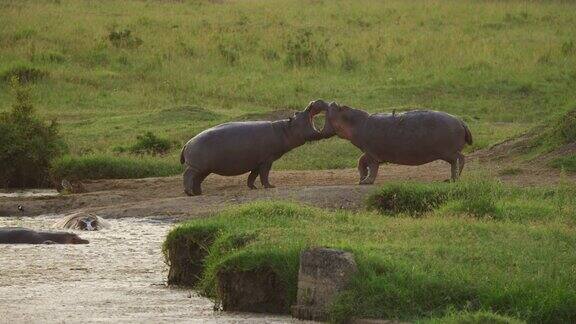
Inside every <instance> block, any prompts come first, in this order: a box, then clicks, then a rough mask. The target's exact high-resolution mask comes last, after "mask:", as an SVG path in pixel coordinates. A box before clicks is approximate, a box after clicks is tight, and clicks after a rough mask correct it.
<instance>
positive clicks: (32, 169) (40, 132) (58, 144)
mask: <svg viewBox="0 0 576 324" xmlns="http://www.w3.org/2000/svg"><path fill="white" fill-rule="evenodd" d="M12 89H13V90H14V93H15V96H16V102H15V103H14V104H13V105H12V109H11V110H10V111H8V112H5V113H2V114H0V134H1V136H2V140H1V141H0V165H1V167H0V186H3V187H37V186H44V185H47V184H48V179H49V177H48V171H49V167H50V162H51V161H52V159H54V158H56V157H58V156H60V155H61V154H62V153H63V152H64V151H65V145H64V142H63V140H62V138H61V137H60V134H59V133H58V125H57V123H56V122H55V121H52V122H50V123H44V122H43V121H42V120H40V119H39V118H38V117H37V116H36V115H35V113H34V108H33V106H32V104H31V101H30V92H29V89H28V88H26V87H24V86H22V85H20V83H19V82H17V81H16V80H13V82H12Z"/></svg>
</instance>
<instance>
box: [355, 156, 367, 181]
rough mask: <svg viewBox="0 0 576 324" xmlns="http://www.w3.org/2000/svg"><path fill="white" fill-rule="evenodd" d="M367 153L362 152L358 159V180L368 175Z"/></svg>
mask: <svg viewBox="0 0 576 324" xmlns="http://www.w3.org/2000/svg"><path fill="white" fill-rule="evenodd" d="M368 159H369V157H368V155H366V154H363V155H362V156H361V157H360V159H358V173H360V181H362V180H364V179H365V178H366V177H367V176H368Z"/></svg>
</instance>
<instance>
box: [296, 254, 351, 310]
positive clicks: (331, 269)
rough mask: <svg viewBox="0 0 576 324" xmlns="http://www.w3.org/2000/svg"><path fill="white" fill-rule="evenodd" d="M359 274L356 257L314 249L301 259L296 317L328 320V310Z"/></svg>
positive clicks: (301, 256)
mask: <svg viewBox="0 0 576 324" xmlns="http://www.w3.org/2000/svg"><path fill="white" fill-rule="evenodd" d="M357 271H358V268H357V266H356V261H354V256H353V255H352V254H351V253H349V252H345V251H340V250H334V249H328V248H314V249H310V250H306V251H304V252H302V254H301V255H300V270H299V273H298V297H297V303H296V305H295V306H293V307H292V316H294V317H296V318H299V319H305V320H315V321H325V320H326V319H327V313H326V311H327V307H328V306H329V305H330V303H332V301H333V300H334V297H336V295H337V294H338V293H339V292H341V291H342V290H344V289H345V288H346V287H347V285H348V283H349V282H350V279H351V278H352V276H353V275H354V274H355V273H356V272H357Z"/></svg>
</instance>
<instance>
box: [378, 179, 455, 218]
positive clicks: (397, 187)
mask: <svg viewBox="0 0 576 324" xmlns="http://www.w3.org/2000/svg"><path fill="white" fill-rule="evenodd" d="M449 197H450V187H449V186H448V185H445V184H439V185H434V184H421V183H392V184H387V185H384V186H383V187H382V188H380V189H378V190H377V191H376V192H375V193H373V194H372V195H370V196H369V197H368V207H369V208H373V209H376V210H378V211H380V212H382V213H386V214H397V213H408V214H420V213H424V212H427V211H431V210H433V209H435V208H437V207H439V206H440V205H441V204H443V203H444V202H445V201H446V200H447V199H448V198H449Z"/></svg>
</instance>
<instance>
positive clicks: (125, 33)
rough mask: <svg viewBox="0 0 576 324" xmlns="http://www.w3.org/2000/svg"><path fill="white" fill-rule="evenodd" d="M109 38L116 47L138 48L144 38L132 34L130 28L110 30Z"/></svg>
mask: <svg viewBox="0 0 576 324" xmlns="http://www.w3.org/2000/svg"><path fill="white" fill-rule="evenodd" d="M108 40H109V41H110V43H112V45H114V47H116V48H136V47H139V46H140V45H142V43H143V41H142V39H140V38H139V37H136V36H134V35H132V32H131V31H130V30H129V29H124V30H112V31H110V33H109V34H108Z"/></svg>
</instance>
